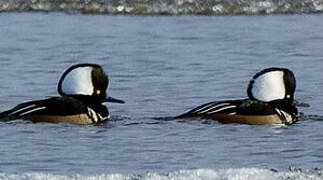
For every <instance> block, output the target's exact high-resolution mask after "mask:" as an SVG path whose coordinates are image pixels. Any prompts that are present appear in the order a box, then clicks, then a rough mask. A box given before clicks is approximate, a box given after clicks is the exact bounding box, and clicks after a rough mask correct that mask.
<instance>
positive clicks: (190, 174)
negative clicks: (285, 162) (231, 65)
mask: <svg viewBox="0 0 323 180" xmlns="http://www.w3.org/2000/svg"><path fill="white" fill-rule="evenodd" d="M0 179H1V180H29V179H30V180H43V179H46V180H106V179H108V180H138V179H139V180H140V179H142V180H224V179H227V180H254V179H258V180H276V179H293V180H319V179H323V170H322V169H320V170H297V171H291V170H289V171H277V172H276V171H272V170H269V169H259V168H240V169H216V170H214V169H195V170H179V171H174V172H170V173H158V172H148V173H146V174H144V175H138V174H133V175H132V174H118V173H116V174H97V175H80V174H76V175H55V174H49V173H24V174H21V175H19V174H6V173H0Z"/></svg>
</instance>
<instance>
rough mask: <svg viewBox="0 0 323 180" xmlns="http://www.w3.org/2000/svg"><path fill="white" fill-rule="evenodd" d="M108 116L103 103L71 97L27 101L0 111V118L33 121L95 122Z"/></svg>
mask: <svg viewBox="0 0 323 180" xmlns="http://www.w3.org/2000/svg"><path fill="white" fill-rule="evenodd" d="M108 118H109V111H108V109H107V108H106V107H105V106H104V105H102V104H100V103H98V104H86V103H84V102H82V101H80V100H78V99H76V98H73V97H52V98H48V99H43V100H36V101H29V102H25V103H22V104H19V105H17V106H16V107H14V108H13V109H10V110H8V111H5V112H2V113H0V119H6V120H14V119H28V120H31V121H33V122H55V123H58V122H67V123H78V124H97V123H100V122H103V121H105V120H107V119H108Z"/></svg>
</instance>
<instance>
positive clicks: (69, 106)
mask: <svg viewBox="0 0 323 180" xmlns="http://www.w3.org/2000/svg"><path fill="white" fill-rule="evenodd" d="M108 84H109V79H108V76H107V75H106V74H105V72H104V71H103V69H102V68H101V67H100V66H99V65H96V64H77V65H74V66H72V67H70V68H69V69H67V70H66V71H65V72H64V73H63V75H62V77H61V79H60V80H59V83H58V92H59V94H60V95H62V96H61V97H52V98H48V99H44V100H36V101H29V102H25V103H22V104H19V105H17V106H16V107H14V108H13V109H10V110H8V111H5V112H2V113H0V118H1V119H6V120H14V119H27V120H31V121H33V122H53V123H59V122H66V123H77V124H96V123H100V122H103V121H105V120H107V119H108V118H109V111H108V109H107V107H106V106H104V105H103V104H102V103H103V102H116V103H124V102H123V101H122V100H118V99H113V98H111V97H107V94H106V90H107V87H108Z"/></svg>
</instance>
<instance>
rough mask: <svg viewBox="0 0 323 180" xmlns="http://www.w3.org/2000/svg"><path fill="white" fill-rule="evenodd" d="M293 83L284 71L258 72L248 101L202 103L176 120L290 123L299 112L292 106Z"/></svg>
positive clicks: (289, 75)
mask: <svg viewBox="0 0 323 180" xmlns="http://www.w3.org/2000/svg"><path fill="white" fill-rule="evenodd" d="M295 88H296V80H295V77H294V74H293V72H292V71H290V70H288V69H285V68H268V69H264V70H262V71H260V72H258V73H257V74H256V75H255V76H254V77H253V78H252V80H251V81H250V83H249V86H248V90H247V92H248V97H249V99H239V100H228V101H216V102H210V103H207V104H203V105H201V106H198V107H196V108H194V109H193V110H191V111H188V112H186V113H184V114H182V115H180V116H178V117H177V118H190V117H202V118H207V119H214V120H216V121H219V122H221V123H241V124H255V125H261V124H292V123H294V122H296V121H297V117H298V112H297V108H296V106H295V104H294V92H295Z"/></svg>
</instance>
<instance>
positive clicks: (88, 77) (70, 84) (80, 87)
mask: <svg viewBox="0 0 323 180" xmlns="http://www.w3.org/2000/svg"><path fill="white" fill-rule="evenodd" d="M92 70H93V67H79V68H76V69H73V70H72V71H70V72H69V73H68V74H66V76H65V78H64V79H63V82H62V85H61V88H62V92H63V93H64V94H66V95H92V94H93V91H94V87H93V83H92V74H91V73H92Z"/></svg>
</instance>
